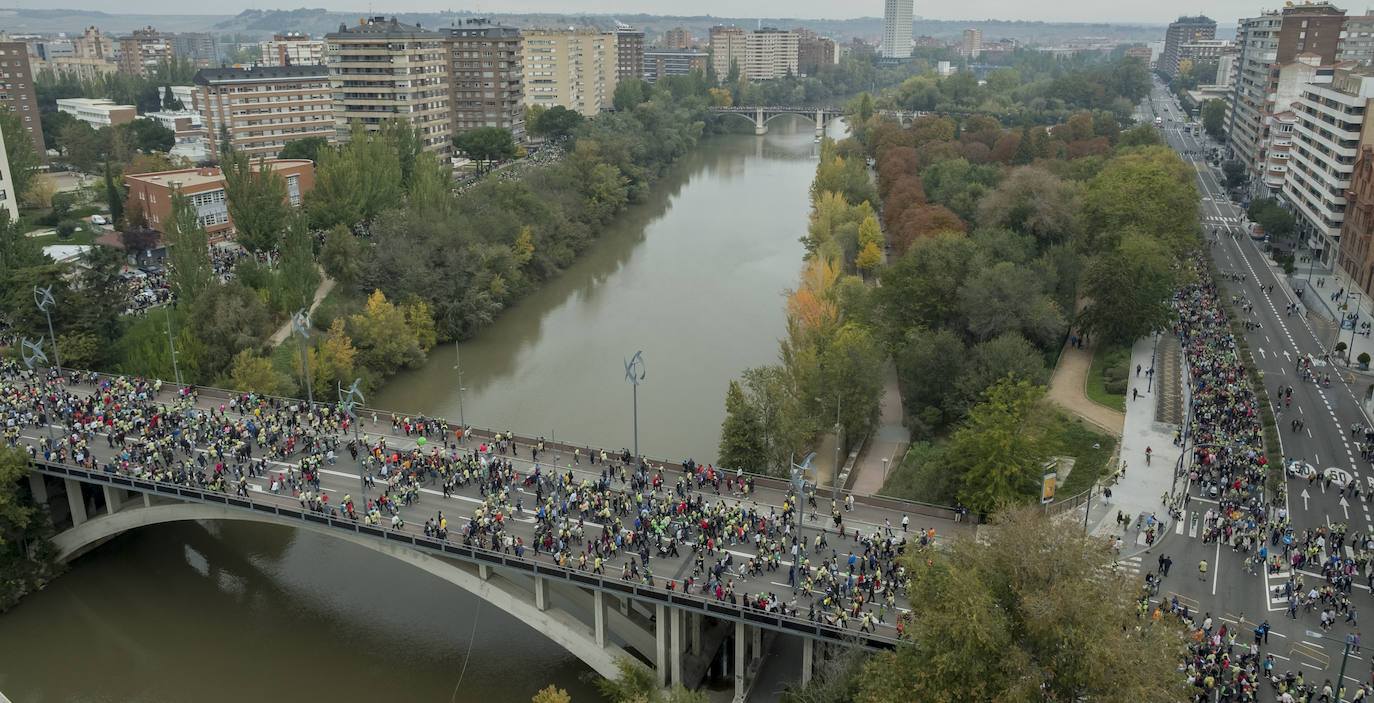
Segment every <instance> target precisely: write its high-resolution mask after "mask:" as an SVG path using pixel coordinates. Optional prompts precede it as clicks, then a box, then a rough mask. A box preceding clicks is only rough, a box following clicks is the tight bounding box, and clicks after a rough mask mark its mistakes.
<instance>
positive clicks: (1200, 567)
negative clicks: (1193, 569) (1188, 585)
mask: <svg viewBox="0 0 1374 703" xmlns="http://www.w3.org/2000/svg"><path fill="white" fill-rule="evenodd" d="M1197 580H1199V581H1206V580H1207V560H1206V559H1203V560H1202V561H1199V562H1198V563H1197Z"/></svg>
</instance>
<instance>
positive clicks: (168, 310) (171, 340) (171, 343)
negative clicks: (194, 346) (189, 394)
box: [162, 303, 181, 396]
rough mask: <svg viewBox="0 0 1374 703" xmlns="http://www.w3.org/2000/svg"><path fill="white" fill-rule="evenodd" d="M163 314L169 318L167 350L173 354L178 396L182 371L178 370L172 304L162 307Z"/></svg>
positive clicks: (174, 377) (173, 371)
mask: <svg viewBox="0 0 1374 703" xmlns="http://www.w3.org/2000/svg"><path fill="white" fill-rule="evenodd" d="M162 312H163V313H164V314H165V315H166V317H167V349H168V351H170V352H171V354H172V383H175V384H176V386H177V395H178V396H180V394H181V370H180V369H179V368H177V346H176V337H175V336H174V335H173V334H172V304H171V303H168V304H166V305H163V306H162Z"/></svg>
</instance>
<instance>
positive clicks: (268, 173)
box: [220, 150, 291, 251]
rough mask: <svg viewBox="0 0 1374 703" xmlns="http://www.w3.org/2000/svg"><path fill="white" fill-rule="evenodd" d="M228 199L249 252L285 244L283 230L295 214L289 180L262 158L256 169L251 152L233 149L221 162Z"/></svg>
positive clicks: (239, 236) (270, 248) (231, 214)
mask: <svg viewBox="0 0 1374 703" xmlns="http://www.w3.org/2000/svg"><path fill="white" fill-rule="evenodd" d="M220 170H221V171H222V172H223V173H224V196H225V200H226V201H227V203H228V206H229V217H230V218H232V219H233V221H234V229H236V230H237V231H238V243H239V244H241V245H242V246H243V247H244V248H245V249H247V250H249V251H272V250H274V249H276V248H277V246H278V244H279V243H280V242H281V235H282V229H283V228H285V226H286V219H287V218H288V217H290V215H291V205H290V203H288V202H287V201H286V181H285V180H283V179H282V177H281V175H280V174H278V173H277V172H276V170H275V169H274V168H273V167H272V166H271V165H270V164H268V163H267V160H266V159H264V158H259V159H258V162H257V166H256V168H255V167H254V164H253V159H252V157H251V156H249V155H248V153H247V152H244V151H238V150H231V151H230V152H229V153H227V154H224V155H223V156H222V158H221V159H220Z"/></svg>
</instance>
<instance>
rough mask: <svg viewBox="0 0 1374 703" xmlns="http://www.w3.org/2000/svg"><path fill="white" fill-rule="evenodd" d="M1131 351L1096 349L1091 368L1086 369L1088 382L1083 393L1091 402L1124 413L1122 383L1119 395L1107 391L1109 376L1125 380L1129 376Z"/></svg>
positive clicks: (1124, 393) (1124, 388) (1124, 404)
mask: <svg viewBox="0 0 1374 703" xmlns="http://www.w3.org/2000/svg"><path fill="white" fill-rule="evenodd" d="M1130 366H1131V350H1130V349H1129V348H1127V347H1112V348H1107V347H1098V348H1097V350H1096V351H1095V352H1094V353H1093V363H1092V367H1091V368H1089V369H1088V380H1087V383H1086V384H1085V388H1084V391H1085V392H1086V393H1087V395H1088V398H1089V399H1091V400H1092V401H1093V402H1095V403H1098V404H1101V405H1105V406H1107V407H1109V408H1112V409H1115V410H1120V411H1122V412H1125V411H1126V386H1125V384H1124V383H1123V384H1122V385H1121V386H1120V388H1121V392H1120V393H1113V392H1112V391H1111V390H1108V385H1109V378H1108V377H1109V376H1112V375H1115V377H1116V378H1121V379H1125V378H1127V377H1128V376H1130Z"/></svg>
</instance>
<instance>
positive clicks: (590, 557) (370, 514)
mask: <svg viewBox="0 0 1374 703" xmlns="http://www.w3.org/2000/svg"><path fill="white" fill-rule="evenodd" d="M165 390H168V389H164V388H163V387H162V382H161V381H148V380H143V379H135V378H123V377H106V376H97V375H94V374H86V373H75V374H69V377H68V378H66V379H57V378H55V377H53V376H51V375H50V376H47V377H43V378H40V377H37V376H35V375H34V374H32V373H31V372H29V371H27V370H25V369H23V368H22V367H19V366H17V365H15V364H14V363H13V362H5V363H4V364H3V365H0V417H3V418H4V424H5V427H6V436H7V439H8V441H9V442H10V444H11V445H17V444H19V443H20V441H21V438H20V432H21V430H22V429H23V428H37V427H41V426H43V425H48V424H50V423H51V424H54V425H58V426H59V427H60V428H61V429H60V431H59V433H58V434H57V436H56V438H55V439H54V440H52V441H49V440H48V439H47V438H46V437H42V436H41V434H42V433H41V432H36V433H34V434H37V435H39V436H40V439H39V441H38V442H37V443H26V444H25V446H26V447H28V449H29V451H30V452H31V453H34V454H41V455H42V456H43V458H45V459H47V460H50V461H57V462H62V463H68V464H77V465H80V466H83V467H85V468H87V469H90V470H104V471H107V472H114V473H119V474H122V475H128V476H134V477H138V478H142V479H145V480H157V481H167V482H173V483H177V484H181V485H187V486H193V487H196V488H199V489H202V490H212V491H223V492H228V493H236V494H238V495H241V496H247V497H250V498H254V499H262V498H261V497H262V496H264V495H272V496H274V497H279V498H277V499H280V500H295V501H298V502H299V504H300V506H301V507H303V508H305V509H307V510H312V511H318V512H323V513H327V514H332V515H335V516H339V517H343V518H348V519H353V520H358V521H362V522H366V523H368V524H372V525H383V526H387V527H390V528H392V529H403V530H422V531H423V532H424V534H426V535H428V536H431V537H437V538H439V539H447V540H452V541H455V542H461V543H463V544H466V545H469V546H473V547H481V548H485V549H490V550H494V551H501V552H506V553H510V554H513V555H515V556H517V557H522V558H533V559H544V560H550V561H552V562H554V563H556V564H558V565H560V566H563V567H565V568H569V569H578V570H586V571H592V572H595V573H598V574H601V575H603V576H606V577H608V578H614V577H615V575H616V574H617V573H618V574H619V576H620V578H621V579H624V580H635V581H637V582H639V583H641V584H643V585H647V586H651V587H656V588H664V589H668V590H674V591H681V592H684V593H691V594H699V595H700V596H701V597H704V598H713V599H716V600H721V601H729V602H731V603H732V604H738V605H741V606H743V607H752V608H758V609H763V610H767V611H770V612H776V613H782V614H787V615H792V616H795V617H806V618H808V619H810V620H811V621H814V622H821V623H826V624H829V625H832V626H835V627H839V628H848V629H855V628H857V629H858V630H860V631H864V632H873V631H874V630H876V629H877V628H878V627H879V626H880V625H888V626H893V625H898V623H897V622H896V619H897V615H898V612H897V609H898V602H897V599H898V596H899V593H900V592H901V591H902V584H903V583H904V581H905V572H904V569H903V567H902V566H901V564H900V563H899V561H898V559H897V557H898V556H899V555H900V554H901V553H902V552H903V550H904V549H906V548H907V546H908V537H909V536H910V538H911V540H912V542H911V544H912V546H913V548H920V549H928V548H933V547H934V543H935V539H936V535H935V531H934V530H933V529H929V530H922V531H921V532H919V533H912V534H910V535H908V532H907V530H908V524H907V520H905V519H903V521H902V523H901V524H900V526H899V527H894V526H892V525H891V524H884V525H868V524H864V525H860V524H857V523H855V522H853V521H849V520H847V519H846V517H847V515H849V514H850V513H851V511H852V510H853V507H854V505H853V502H852V501H844V502H839V503H832V504H831V506H830V516H829V520H828V521H827V520H824V519H818V516H817V514H816V507H817V506H816V503H817V501H816V497H815V495H814V493H810V494H808V495H804V496H797V495H795V494H794V493H791V492H789V493H788V494H787V495H786V496H785V497H784V499H783V501H782V503H781V505H780V506H775V505H760V504H759V503H758V502H757V501H756V500H755V499H754V495H753V482H752V480H751V479H750V478H748V477H745V476H744V475H743V474H742V473H738V472H736V473H735V474H733V475H731V474H727V473H725V472H723V471H721V470H720V469H718V468H715V467H713V466H710V465H699V464H696V463H694V462H691V461H687V462H685V463H684V464H682V465H681V470H680V472H679V471H678V470H677V469H676V468H673V469H665V467H663V466H662V465H659V466H654V465H653V464H652V463H650V462H648V461H647V460H645V459H642V458H636V457H633V456H631V455H630V453H629V452H628V451H622V452H620V453H608V452H605V451H601V452H592V451H589V452H586V453H585V454H583V453H582V451H581V450H577V453H576V454H575V455H574V456H572V457H567V459H571V460H572V463H573V464H574V466H576V467H577V470H576V471H574V470H573V468H571V467H568V466H567V465H566V464H567V459H565V460H564V462H563V465H562V466H561V467H560V466H553V465H550V464H549V463H547V462H548V460H549V459H550V458H551V457H549V456H548V453H549V451H552V449H550V450H545V447H544V442H543V441H542V440H540V441H536V442H533V443H531V444H528V445H520V444H517V443H516V442H514V441H513V439H512V437H513V436H512V435H510V434H509V433H502V434H497V435H496V436H495V437H493V438H489V439H484V440H479V439H477V438H467V439H466V440H462V439H460V436H461V428H450V427H449V426H448V424H447V423H446V422H445V421H443V420H442V419H430V418H423V417H421V418H418V419H411V418H400V417H396V418H390V423H389V424H390V426H389V427H388V422H387V420H386V419H383V420H382V421H381V422H380V423H379V422H378V418H377V416H376V415H375V414H373V415H372V416H371V418H370V420H371V422H370V423H369V421H368V419H369V418H367V417H365V416H364V417H359V418H358V419H357V420H354V419H353V418H351V417H349V416H347V415H345V414H344V413H343V411H342V410H341V409H340V408H339V407H337V406H331V405H323V404H320V405H316V406H315V407H314V408H310V407H306V406H305V404H303V403H299V402H298V401H286V400H281V399H277V398H269V397H262V396H257V395H253V394H242V395H237V396H234V397H232V398H229V399H227V400H226V401H224V402H223V403H218V404H215V405H213V406H212V405H209V404H207V403H204V402H200V403H198V400H199V398H198V393H197V392H196V391H195V390H194V389H185V388H183V389H180V390H178V391H177V392H176V393H175V394H174V395H173V396H172V397H171V398H170V399H168V398H167V397H166V394H165V393H164V391H165ZM355 422H357V423H360V424H359V426H357V427H354V423H355ZM388 430H389V431H388ZM345 451H346V452H348V454H349V455H350V457H351V458H352V459H354V460H355V461H358V462H360V468H359V470H358V471H359V473H360V474H361V475H362V476H363V479H362V481H363V484H364V486H365V487H362V489H361V490H362V492H360V494H359V497H358V498H357V499H355V498H354V496H353V495H352V494H351V493H343V494H342V495H340V491H339V490H337V489H336V490H334V491H333V492H332V495H331V491H330V490H329V488H328V487H326V486H325V485H324V481H325V478H324V476H323V474H325V473H327V472H329V469H328V467H329V466H331V465H333V464H335V463H336V462H337V461H338V459H339V458H340V455H341V454H342V453H343V452H345ZM526 457H528V459H526ZM335 481H337V480H335ZM349 485H358V484H356V483H353V484H349ZM363 492H365V493H366V497H365V498H364V497H363ZM460 492H462V493H466V494H467V495H468V496H475V497H476V498H478V499H479V501H478V502H476V507H475V508H472V509H471V512H470V513H469V512H467V507H468V506H470V505H472V504H473V501H471V500H468V501H463V502H459V501H449V500H446V499H447V498H449V497H450V496H453V495H455V494H458V493H460ZM425 493H431V494H438V496H439V497H438V498H437V500H436V498H435V497H426V496H425V495H424V494H425ZM430 501H434V502H435V505H434V507H433V509H432V510H431V509H429V508H428V506H425V508H420V506H419V505H418V504H420V503H422V502H423V503H428V502H430ZM803 502H805V503H807V505H809V506H810V508H811V511H810V515H809V517H808V518H806V520H807V522H806V523H805V527H803V528H802V529H804V531H805V534H804V536H803V535H799V534H798V533H797V523H796V520H797V518H800V517H801V516H802V515H803V510H804V507H803V505H802V503H803ZM407 508H411V510H408V511H407V512H406V514H408V515H410V516H411V517H412V518H415V522H417V523H419V524H417V525H411V526H408V525H407V523H406V521H405V519H404V517H403V514H402V511H403V510H404V509H407ZM420 510H423V511H424V512H423V514H424V517H423V518H421V517H419V516H417V515H416V511H420ZM460 513H461V514H460ZM517 522H519V523H532V530H531V529H527V528H526V527H524V526H521V527H520V529H518V530H517V529H516V523H517ZM676 557H687V563H686V565H683V566H682V568H681V569H680V570H679V571H678V572H677V573H663V574H655V573H654V568H655V567H656V566H657V565H658V563H659V561H658V560H660V559H664V558H669V559H672V558H676ZM669 563H670V564H671V565H672V566H673V567H677V566H678V565H680V564H682V562H681V561H677V560H675V561H673V562H669ZM779 572H786V574H787V584H788V585H789V586H790V587H791V590H792V593H791V594H787V593H786V592H785V591H786V589H782V590H783V591H784V592H783V594H781V595H779V594H778V593H777V591H778V590H779V589H778V588H777V587H776V586H775V581H774V579H780V578H781V573H779ZM777 583H780V582H777Z"/></svg>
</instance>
